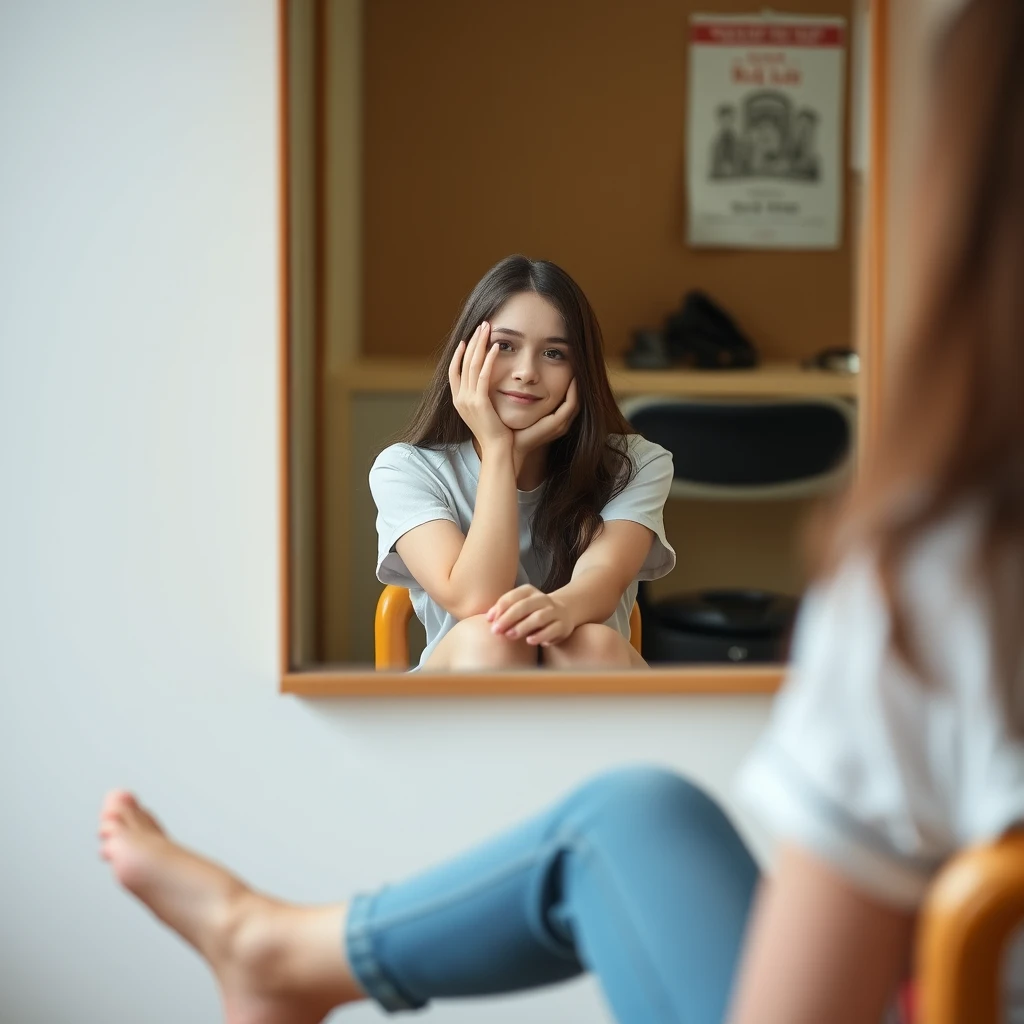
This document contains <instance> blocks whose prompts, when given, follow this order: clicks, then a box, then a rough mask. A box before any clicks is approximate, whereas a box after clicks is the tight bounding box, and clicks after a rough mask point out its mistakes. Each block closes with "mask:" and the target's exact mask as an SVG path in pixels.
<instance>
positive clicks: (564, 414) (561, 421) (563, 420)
mask: <svg viewBox="0 0 1024 1024" xmlns="http://www.w3.org/2000/svg"><path fill="white" fill-rule="evenodd" d="M577 412H579V402H578V401H577V391H576V378H575V377H573V379H572V380H571V381H570V382H569V390H568V391H566V393H565V398H564V399H563V401H562V404H561V405H560V406H559V407H558V408H557V409H555V410H554V412H550V413H548V414H547V416H542V417H541V418H540V419H539V420H537V422H536V423H534V424H532V425H531V426H529V427H524V428H523V429H522V430H515V431H513V432H512V456H513V458H514V459H515V464H516V471H517V472H518V470H519V469H520V468H522V465H523V462H524V460H525V459H526V456H527V455H529V454H530V452H532V451H533V450H534V449H536V448H539V447H540V446H541V445H545V444H550V443H551V442H552V441H554V440H555V439H556V438H559V437H562V436H563V435H564V434H565V433H566V431H568V429H569V425H570V424H571V423H572V421H573V419H574V418H575V416H576V413H577Z"/></svg>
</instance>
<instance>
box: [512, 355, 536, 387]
mask: <svg viewBox="0 0 1024 1024" xmlns="http://www.w3.org/2000/svg"><path fill="white" fill-rule="evenodd" d="M512 377H513V379H514V380H517V381H519V383H520V384H536V383H537V381H538V379H539V373H538V371H537V362H536V359H535V357H534V356H533V355H532V354H531V353H529V352H520V353H519V358H518V359H517V360H516V365H515V369H514V370H513V371H512Z"/></svg>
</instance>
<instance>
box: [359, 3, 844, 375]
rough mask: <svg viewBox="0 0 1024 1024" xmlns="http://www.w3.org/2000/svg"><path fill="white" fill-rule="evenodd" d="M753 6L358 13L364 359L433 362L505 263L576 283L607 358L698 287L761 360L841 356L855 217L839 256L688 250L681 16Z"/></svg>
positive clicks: (820, 8)
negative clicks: (489, 275)
mask: <svg viewBox="0 0 1024 1024" xmlns="http://www.w3.org/2000/svg"><path fill="white" fill-rule="evenodd" d="M752 8H756V5H751V4H750V3H749V0H712V2H705V0H638V2H631V3H625V2H623V0H589V2H588V3H586V4H580V3H572V2H568V0H521V2H519V3H517V4H515V6H514V13H510V11H511V9H510V8H508V7H507V5H504V4H498V3H480V2H479V0H434V2H431V3H415V2H410V0H374V2H373V3H372V4H369V5H368V6H367V9H366V12H365V39H366V48H365V52H364V70H365V78H364V98H365V134H364V144H365V148H364V152H363V157H364V179H363V180H364V184H365V204H364V212H365V221H364V236H363V247H364V255H365V261H364V266H363V274H364V278H363V296H364V305H363V316H364V338H363V353H364V354H367V355H372V356H382V355H425V354H427V353H429V352H430V351H432V349H433V348H434V346H435V345H436V344H437V343H438V342H439V341H440V340H441V339H442V337H443V336H444V334H445V333H446V331H447V330H448V328H449V327H450V325H451V322H452V320H453V319H454V317H455V316H456V314H457V312H458V309H459V306H460V303H461V302H462V300H463V298H464V297H465V295H466V293H467V292H468V290H469V289H470V288H471V287H472V285H473V284H474V283H475V282H476V281H477V280H478V279H479V277H480V276H481V274H482V273H483V272H484V271H485V270H486V269H487V267H488V266H490V265H491V264H492V263H494V262H495V261H496V260H497V259H500V258H501V257H502V256H505V255H507V254H508V253H511V252H524V253H526V254H527V255H530V256H534V257H545V258H549V259H553V260H555V261H556V262H558V263H560V264H562V265H563V266H564V267H565V268H566V269H567V270H568V271H569V272H570V273H571V274H572V275H573V276H574V277H575V278H576V279H577V280H578V281H579V283H580V285H581V286H582V287H583V290H584V291H585V292H586V293H587V295H588V296H589V297H590V299H591V301H592V302H593V304H594V306H595V308H596V310H597V313H598V316H599V318H600V320H601V323H602V326H603V328H604V333H605V340H606V345H607V351H608V353H609V354H610V355H615V354H618V353H621V352H623V351H624V350H625V349H626V348H627V347H628V345H629V341H630V334H631V331H632V330H633V329H634V328H636V327H642V326H658V325H660V324H661V323H662V322H663V321H664V318H665V316H666V314H667V313H668V312H669V311H670V310H672V309H674V308H675V307H676V306H677V305H678V303H679V301H680V299H681V297H682V295H683V293H684V292H685V291H687V290H688V289H689V288H692V287H698V286H699V287H702V288H705V289H706V290H708V291H709V292H710V293H711V294H712V295H713V296H714V297H715V298H717V299H718V300H719V301H720V302H721V303H722V304H723V305H724V306H725V307H726V308H727V309H729V310H730V311H731V312H732V313H733V314H734V315H735V316H736V317H737V319H738V321H739V323H740V324H741V325H742V326H743V327H744V328H745V329H746V330H747V331H748V332H749V333H750V335H751V336H752V337H753V338H754V340H755V342H756V343H757V344H758V345H759V347H760V348H761V350H762V352H763V353H764V354H765V355H766V356H767V357H771V358H782V357H787V356H789V357H793V356H803V355H806V354H808V353H811V352H814V351H817V350H818V349H821V348H823V347H825V346H827V345H847V344H850V342H851V339H852V329H851V317H852V291H853V289H852V287H851V276H852V266H851V247H850V238H851V223H852V218H851V215H850V209H849V204H848V203H845V204H844V208H845V227H844V231H843V239H844V242H843V246H842V248H841V249H839V250H838V251H835V252H812V253H808V252H778V251H776V252H742V251H710V250H695V249H690V248H688V247H687V246H686V245H685V244H684V217H685V203H684V194H685V180H684V166H685V165H684V138H685V124H686V120H685V119H686V83H687V80H688V78H687V75H688V52H687V45H686V39H687V24H688V22H687V17H688V14H689V13H690V12H691V11H701V12H706V11H718V12H723V13H724V12H730V11H732V12H735V11H739V12H743V13H746V12H749V11H750V10H751V9H752ZM852 8H853V0H790V2H788V3H787V4H786V5H785V8H784V9H785V11H786V12H787V13H788V12H792V13H801V12H803V13H813V14H818V15H820V14H839V15H843V16H846V17H847V18H848V19H849V17H850V14H851V11H852ZM582 11H585V12H586V14H585V16H581V12H582ZM849 63H850V62H849V61H847V68H849ZM847 94H848V93H847ZM845 141H846V139H845V135H844V142H845Z"/></svg>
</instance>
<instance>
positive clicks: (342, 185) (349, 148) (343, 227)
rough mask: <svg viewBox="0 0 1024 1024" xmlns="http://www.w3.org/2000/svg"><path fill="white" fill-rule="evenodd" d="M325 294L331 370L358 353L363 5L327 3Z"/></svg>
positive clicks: (342, 0)
mask: <svg viewBox="0 0 1024 1024" xmlns="http://www.w3.org/2000/svg"><path fill="white" fill-rule="evenodd" d="M326 14H327V67H326V90H327V95H326V103H327V123H326V125H325V126H324V127H325V133H326V146H327V181H328V183H329V186H328V188H327V190H326V191H327V195H326V202H327V210H326V228H327V232H326V240H325V241H326V260H327V267H328V268H329V273H328V274H327V275H326V277H327V293H326V295H325V316H326V344H327V351H326V358H327V369H328V371H331V370H336V369H337V368H338V367H339V366H341V365H342V364H344V363H346V362H350V361H351V360H352V359H354V358H355V357H356V356H357V355H358V354H359V301H360V298H361V294H360V285H361V273H360V263H361V261H362V251H361V244H362V243H361V223H360V195H361V184H360V175H361V173H362V124H363V93H362V53H363V47H362V2H361V0H330V2H329V3H328V4H327V11H326Z"/></svg>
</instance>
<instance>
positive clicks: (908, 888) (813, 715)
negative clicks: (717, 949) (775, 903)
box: [739, 504, 1024, 977]
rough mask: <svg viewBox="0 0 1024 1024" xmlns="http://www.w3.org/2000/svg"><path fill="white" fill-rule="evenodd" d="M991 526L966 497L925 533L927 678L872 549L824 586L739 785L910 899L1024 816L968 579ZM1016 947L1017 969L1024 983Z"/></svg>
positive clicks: (911, 620) (855, 868)
mask: <svg viewBox="0 0 1024 1024" xmlns="http://www.w3.org/2000/svg"><path fill="white" fill-rule="evenodd" d="M980 525H981V509H980V507H979V506H978V505H976V504H975V505H971V506H965V507H964V508H962V509H961V510H960V511H959V512H958V513H957V514H956V515H954V516H952V517H950V519H949V520H948V521H947V522H945V523H943V524H942V525H940V526H938V527H936V528H934V529H933V530H931V531H930V532H929V534H928V535H927V536H925V537H924V538H922V539H921V540H920V541H919V542H917V544H916V545H915V547H914V548H913V550H912V551H911V552H910V553H909V555H908V558H907V562H906V565H905V567H904V569H903V571H902V574H901V580H900V585H901V587H902V592H903V595H904V602H905V607H906V609H907V615H908V626H909V628H910V629H911V630H913V631H914V633H915V634H916V636H917V638H918V646H919V648H920V650H921V652H922V655H923V657H924V659H925V661H926V664H925V667H924V671H923V676H924V678H923V680H922V679H919V678H916V677H913V676H911V675H910V673H909V672H908V670H907V669H906V668H905V667H904V665H903V664H902V662H900V661H898V660H897V658H896V656H895V655H894V654H893V652H892V650H891V648H890V645H889V625H890V623H889V615H888V612H887V609H886V605H885V602H884V600H883V597H882V592H881V588H880V583H879V581H878V577H877V573H876V567H875V563H874V561H873V560H872V559H870V558H868V557H866V556H860V557H853V558H851V559H849V560H848V561H847V563H846V564H845V565H843V566H841V567H840V569H839V571H838V572H837V573H836V575H835V576H834V577H833V578H832V579H831V580H828V581H826V582H824V583H822V584H820V585H818V586H817V587H815V588H813V589H812V590H811V592H810V593H809V594H808V596H807V597H806V598H805V601H804V604H803V606H802V608H801V613H800V617H799V621H798V624H797V630H796V636H795V641H794V652H793V663H792V666H791V668H790V671H789V676H788V679H787V681H786V684H785V686H784V687H783V689H782V691H781V693H780V695H779V697H778V699H777V700H776V703H775V705H774V707H773V712H772V718H771V722H770V724H769V727H768V729H767V731H766V733H765V735H764V736H763V737H762V739H761V741H760V743H759V744H758V746H757V747H756V748H755V750H754V752H753V754H752V755H751V757H750V758H749V759H748V761H747V762H746V764H745V765H744V766H743V770H742V772H741V775H740V780H739V795H740V797H741V799H742V801H743V803H744V804H745V805H746V806H747V807H748V808H749V809H750V811H751V812H752V813H753V814H754V815H756V816H757V817H759V818H760V820H761V821H762V822H763V823H764V824H765V825H767V826H768V828H769V829H770V830H771V831H772V832H773V833H774V835H775V836H776V837H777V838H779V839H782V840H786V841H790V842H793V843H795V844H796V845H799V846H800V847H802V848H804V849H807V850H809V851H811V852H813V853H815V854H816V855H818V856H819V857H821V858H822V859H823V860H825V861H826V862H829V863H831V864H832V865H833V866H834V867H835V868H836V869H837V870H839V871H840V872H841V873H842V874H843V875H844V876H845V877H847V878H849V879H850V880H851V881H852V882H853V883H854V884H855V885H857V886H858V887H860V888H861V889H862V890H864V891H865V892H867V893H870V894H872V895H874V896H875V897H877V898H878V899H880V900H882V901H884V902H886V903H889V904H892V905H896V906H899V907H903V908H907V909H912V908H916V907H917V906H918V905H919V904H920V902H921V900H922V897H923V895H924V893H925V890H926V889H927V887H928V885H929V883H930V882H931V880H932V878H933V876H934V875H935V872H936V871H937V869H938V868H939V867H940V866H941V864H942V863H943V861H945V860H946V859H947V858H948V857H950V856H951V855H952V854H954V853H955V852H956V851H957V850H959V849H960V848H961V847H963V846H966V845H967V844H970V843H974V842H981V841H986V840H991V839H994V838H997V837H998V836H999V835H1001V834H1002V833H1004V832H1006V831H1007V830H1008V829H1010V828H1011V827H1012V826H1014V825H1015V824H1016V823H1018V822H1020V821H1021V820H1022V819H1024V743H1022V742H1021V740H1020V739H1018V738H1016V737H1014V736H1013V735H1011V732H1010V729H1009V727H1008V724H1007V718H1006V715H1005V714H1004V711H1003V704H1002V700H1001V695H1000V691H999V686H998V684H997V683H996V681H995V679H996V677H995V672H994V671H993V651H992V646H991V641H990V633H989V628H990V627H989V619H988V616H987V614H986V604H985V600H984V598H983V596H982V595H981V594H980V593H979V592H978V589H977V587H976V586H975V585H974V584H973V583H972V582H971V579H970V570H971V564H972V557H973V553H974V551H975V550H976V546H977V539H978V535H979V529H980ZM1021 668H1022V669H1024V666H1022V667H1021ZM1021 674H1024V673H1021V672H1018V679H1017V680H1016V682H1017V685H1018V689H1019V687H1020V686H1021V685H1022V684H1024V680H1022V679H1020V675H1021ZM1014 953H1015V954H1016V955H1014V966H1013V967H1012V971H1013V975H1014V976H1018V977H1024V975H1019V974H1018V970H1017V966H1016V964H1017V962H1018V961H1017V957H1018V956H1019V950H1015V951H1014Z"/></svg>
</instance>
